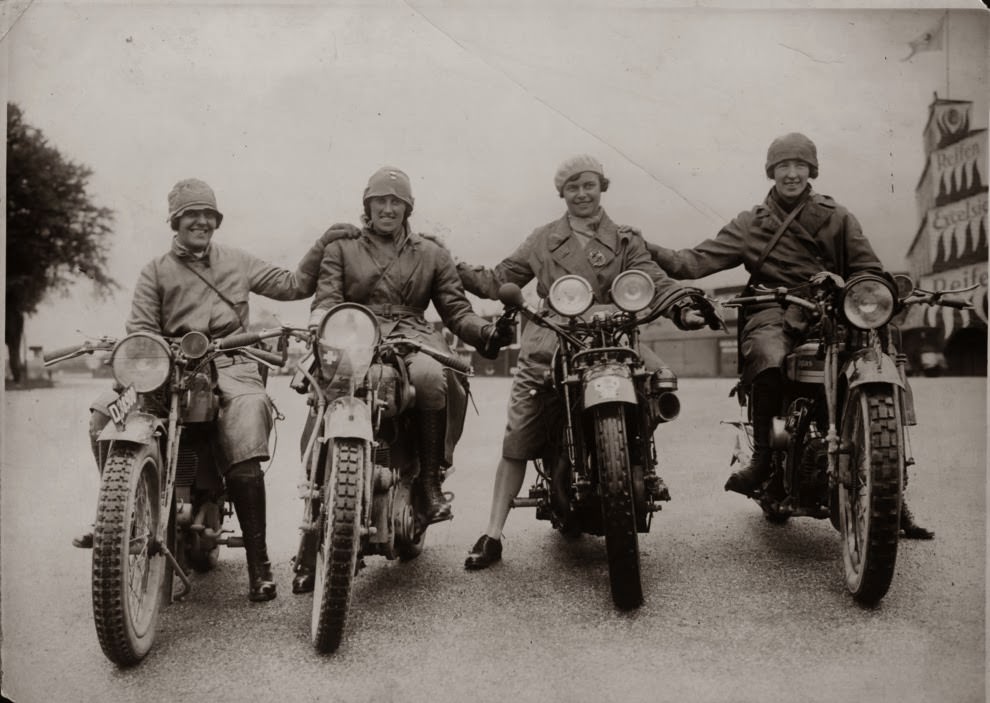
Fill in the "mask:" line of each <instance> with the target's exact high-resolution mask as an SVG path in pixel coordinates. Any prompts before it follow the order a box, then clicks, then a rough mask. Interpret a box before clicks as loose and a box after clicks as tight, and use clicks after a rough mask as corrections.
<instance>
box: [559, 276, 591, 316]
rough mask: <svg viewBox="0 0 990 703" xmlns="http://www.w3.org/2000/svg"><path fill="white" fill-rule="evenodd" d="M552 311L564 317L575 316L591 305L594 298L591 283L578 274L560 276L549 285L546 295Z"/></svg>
mask: <svg viewBox="0 0 990 703" xmlns="http://www.w3.org/2000/svg"><path fill="white" fill-rule="evenodd" d="M547 300H548V301H549V302H550V307H551V308H553V310H554V312H557V313H560V314H561V315H564V316H566V317H577V316H578V315H580V314H581V313H583V312H584V311H585V310H587V309H588V308H590V307H591V304H592V303H593V302H594V300H595V295H594V292H593V291H592V290H591V284H590V283H588V282H587V281H586V280H584V279H583V278H581V277H580V276H575V275H573V274H572V275H567V276H561V277H560V278H558V279H557V280H556V281H554V282H553V285H551V286H550V293H549V295H548V296H547Z"/></svg>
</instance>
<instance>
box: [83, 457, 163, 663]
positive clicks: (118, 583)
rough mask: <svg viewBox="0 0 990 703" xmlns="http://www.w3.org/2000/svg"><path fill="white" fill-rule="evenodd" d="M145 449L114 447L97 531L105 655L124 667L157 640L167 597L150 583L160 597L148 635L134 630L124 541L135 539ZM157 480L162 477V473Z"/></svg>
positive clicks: (96, 575)
mask: <svg viewBox="0 0 990 703" xmlns="http://www.w3.org/2000/svg"><path fill="white" fill-rule="evenodd" d="M143 452H144V448H143V447H120V446H118V447H115V448H114V449H113V450H112V451H111V452H110V454H109V456H108V457H107V460H106V463H105V464H104V467H103V475H102V478H101V486H100V495H99V503H98V506H97V515H96V524H95V526H94V531H93V554H92V558H93V566H92V586H93V621H94V623H95V625H96V635H97V638H98V639H99V642H100V647H101V648H102V649H103V652H104V654H105V655H106V656H107V658H108V659H110V660H111V661H113V662H114V663H116V664H118V665H120V666H132V665H134V664H137V663H138V662H140V661H141V660H142V659H143V658H144V657H145V655H146V654H147V653H148V650H149V649H150V648H151V645H152V643H153V641H154V637H155V628H156V625H157V618H158V610H159V608H160V605H161V598H162V596H163V589H162V588H161V584H158V585H156V584H153V583H152V584H150V586H151V588H152V590H153V593H152V594H151V596H152V597H153V598H156V599H157V600H158V602H156V603H153V605H152V607H153V608H154V610H155V612H154V615H153V621H152V622H151V624H150V626H149V629H148V632H147V633H146V634H145V636H144V637H143V638H140V637H138V636H137V635H136V634H134V633H132V632H131V626H130V623H129V622H128V611H127V607H126V606H125V604H124V601H125V599H126V598H127V584H126V583H125V582H124V581H125V576H126V571H127V569H128V567H127V566H126V565H125V562H126V560H127V557H126V556H125V555H124V554H125V550H124V549H123V545H122V540H127V541H128V542H129V541H130V537H129V535H130V517H131V516H130V514H129V513H130V512H131V511H130V510H128V506H129V505H130V500H129V499H130V497H131V496H130V494H131V473H132V472H133V471H136V470H139V469H141V468H142V467H143V465H144V463H143V461H142V462H141V464H140V465H136V463H137V459H138V458H140V456H141V455H142V454H143ZM158 468H160V464H158ZM155 479H156V480H157V479H158V476H157V475H156V476H155ZM138 480H140V477H138ZM152 500H154V501H158V500H159V496H157V495H155V496H152ZM131 509H133V506H131ZM159 519H161V516H160V515H159ZM153 527H154V526H153ZM149 568H150V565H149Z"/></svg>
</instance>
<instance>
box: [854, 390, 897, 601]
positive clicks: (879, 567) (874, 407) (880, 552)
mask: <svg viewBox="0 0 990 703" xmlns="http://www.w3.org/2000/svg"><path fill="white" fill-rule="evenodd" d="M903 437H904V432H903V427H902V426H901V418H900V412H899V409H898V403H897V398H896V396H895V395H894V392H893V389H892V388H890V387H887V386H859V387H857V388H853V389H852V390H851V391H850V393H849V398H848V401H847V403H846V408H845V413H844V418H843V422H842V428H841V446H843V447H848V450H849V454H848V461H849V474H850V478H851V480H850V481H849V483H848V485H843V484H842V482H841V481H840V483H839V486H838V494H839V495H838V497H839V511H838V512H839V528H840V532H841V534H842V559H843V566H844V570H845V581H846V588H847V589H848V590H849V592H850V593H851V594H852V595H853V597H854V598H855V599H856V600H857V601H858V602H860V603H863V604H865V605H874V604H876V603H878V602H879V601H880V599H881V598H883V597H884V595H886V593H887V590H888V589H889V588H890V583H891V581H892V580H893V577H894V563H895V561H896V560H897V539H898V532H899V530H900V515H901V490H902V488H903V486H902V480H903V475H904V472H903V468H904V451H903V441H904V440H903Z"/></svg>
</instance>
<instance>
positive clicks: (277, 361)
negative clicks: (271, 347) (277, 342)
mask: <svg viewBox="0 0 990 703" xmlns="http://www.w3.org/2000/svg"><path fill="white" fill-rule="evenodd" d="M242 351H243V353H244V355H245V356H253V357H255V358H256V359H261V360H262V361H264V362H266V363H269V364H271V365H272V366H279V367H281V366H285V359H283V358H282V355H281V354H276V353H275V352H271V351H268V350H267V349H244V350H242Z"/></svg>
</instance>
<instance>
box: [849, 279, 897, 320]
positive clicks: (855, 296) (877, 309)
mask: <svg viewBox="0 0 990 703" xmlns="http://www.w3.org/2000/svg"><path fill="white" fill-rule="evenodd" d="M842 314H843V315H844V316H845V318H846V320H848V321H849V324H851V325H852V326H853V327H858V328H859V329H863V330H875V329H877V328H878V327H883V326H884V325H885V324H887V323H888V322H889V321H890V318H891V317H893V316H894V289H893V287H892V286H891V284H890V282H889V281H887V279H885V278H883V277H881V276H876V275H873V274H867V275H865V276H861V277H858V278H855V279H853V280H851V281H849V282H848V283H846V287H845V288H844V289H843V290H842Z"/></svg>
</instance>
